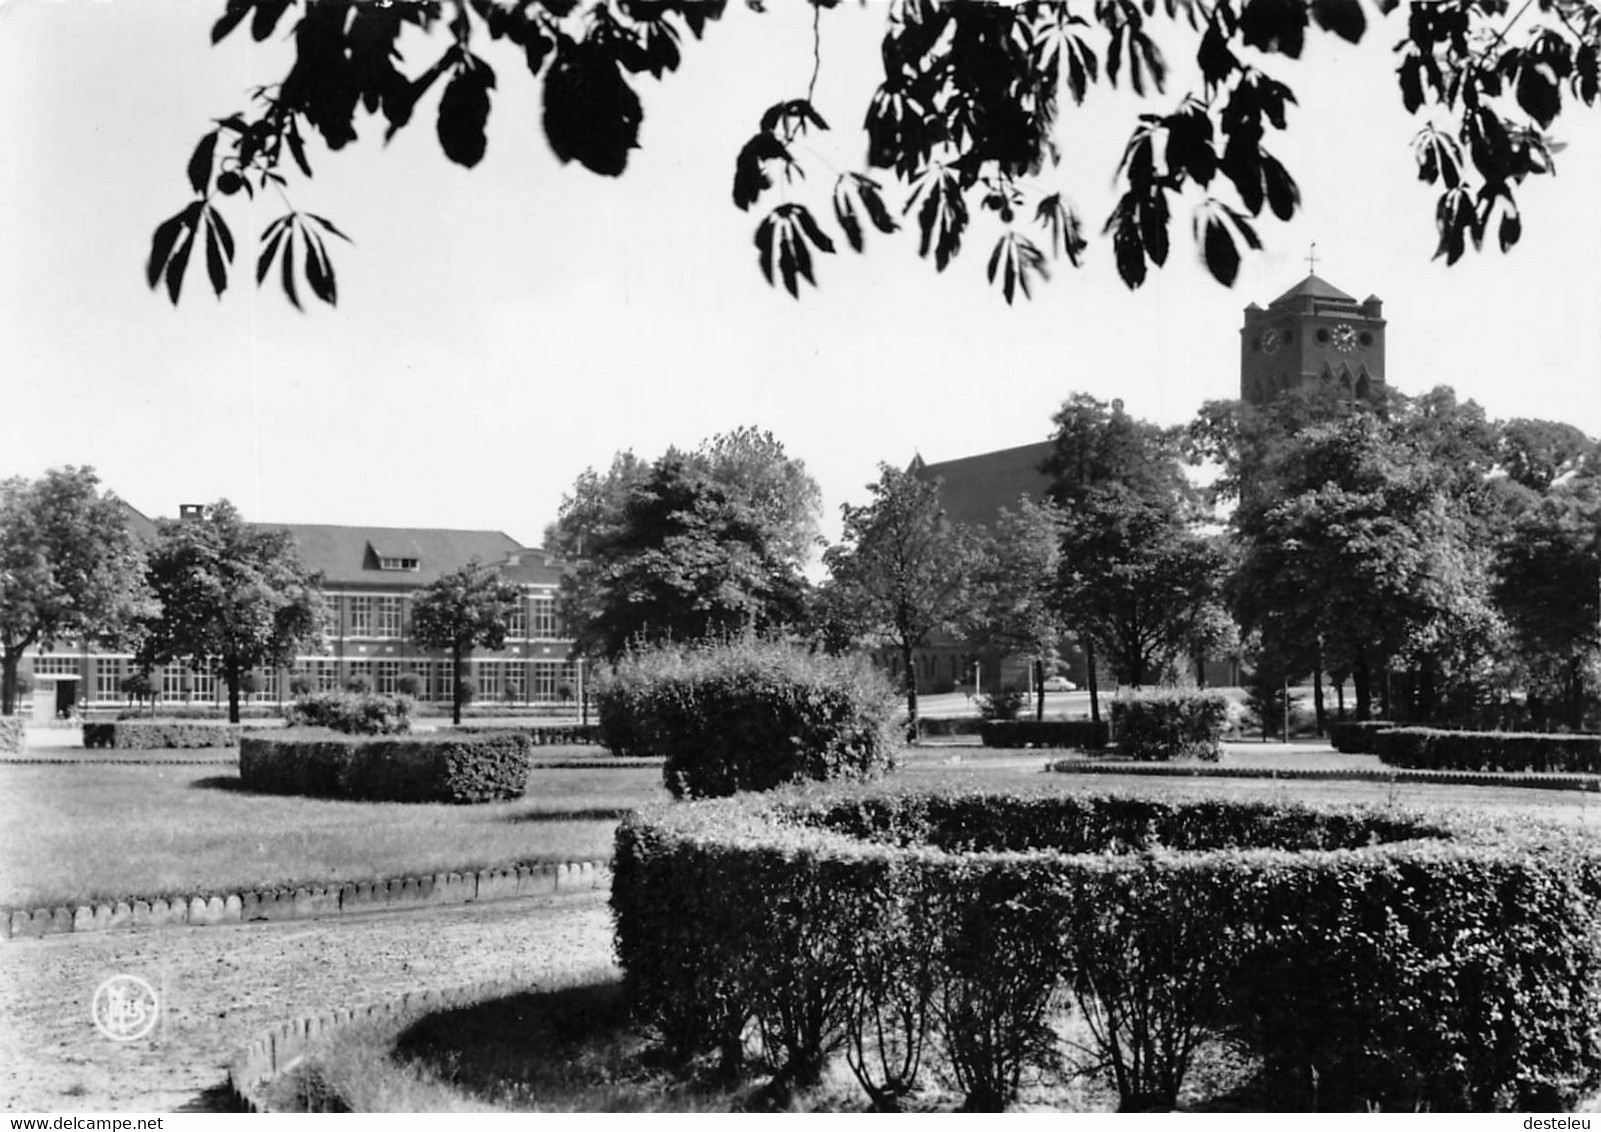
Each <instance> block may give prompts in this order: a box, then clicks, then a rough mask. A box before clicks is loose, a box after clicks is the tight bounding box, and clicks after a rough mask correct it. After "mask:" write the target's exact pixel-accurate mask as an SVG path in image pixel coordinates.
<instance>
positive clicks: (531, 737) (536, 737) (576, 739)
mask: <svg viewBox="0 0 1601 1132" xmlns="http://www.w3.org/2000/svg"><path fill="white" fill-rule="evenodd" d="M451 730H452V731H455V732H457V733H458V734H463V735H486V734H489V733H491V732H495V731H516V732H517V733H519V734H521V735H526V736H528V741H529V742H530V743H531V744H533V745H534V746H536V747H556V746H576V745H579V744H584V743H598V742H600V729H599V728H598V727H596V726H595V725H594V724H592V723H591V724H587V725H586V724H581V723H575V724H572V725H571V726H567V727H538V726H533V727H516V726H511V727H495V726H492V725H489V724H482V723H463V724H461V725H460V726H458V727H453V728H451Z"/></svg>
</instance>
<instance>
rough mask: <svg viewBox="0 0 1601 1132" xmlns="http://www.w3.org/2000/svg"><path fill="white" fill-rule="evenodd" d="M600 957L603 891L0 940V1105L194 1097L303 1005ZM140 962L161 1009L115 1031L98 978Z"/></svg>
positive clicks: (113, 1107) (539, 970) (534, 974)
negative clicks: (100, 1022) (103, 1026)
mask: <svg viewBox="0 0 1601 1132" xmlns="http://www.w3.org/2000/svg"><path fill="white" fill-rule="evenodd" d="M610 961H611V916H610V912H609V910H608V908H607V906H606V894H605V893H604V892H596V893H593V894H591V893H584V894H582V895H577V896H563V897H546V898H540V899H535V900H514V901H507V902H504V903H496V904H464V905H456V906H444V907H440V908H435V909H428V910H426V911H410V912H398V913H397V912H387V913H384V912H379V913H372V914H369V915H361V916H340V917H337V918H332V919H328V920H312V921H299V922H293V921H291V922H286V923H279V924H235V925H225V926H217V927H204V928H165V929H158V930H153V931H124V932H105V933H93V934H85V935H64V936H50V937H47V938H45V939H38V940H17V941H13V942H9V943H6V944H3V945H0V1018H3V1019H4V1023H3V1024H0V1108H4V1109H7V1110H9V1111H11V1112H35V1111H37V1112H54V1113H84V1112H149V1111H172V1110H175V1109H180V1108H184V1107H192V1106H195V1105H196V1104H197V1103H199V1104H203V1103H204V1098H205V1094H207V1093H208V1092H211V1093H213V1095H214V1091H215V1090H216V1088H217V1087H218V1086H219V1085H220V1084H221V1083H222V1082H223V1081H224V1079H225V1078H226V1068H225V1067H226V1065H227V1062H228V1060H229V1059H230V1058H231V1057H232V1056H233V1053H234V1052H235V1050H236V1049H238V1048H239V1047H240V1046H242V1045H243V1044H245V1043H246V1042H248V1041H250V1039H251V1038H253V1037H255V1036H256V1035H257V1034H258V1033H260V1032H261V1031H262V1030H265V1029H267V1028H268V1027H270V1026H273V1025H275V1024H277V1023H279V1022H281V1021H286V1020H288V1019H290V1018H295V1017H299V1016H301V1015H304V1014H311V1013H317V1012H322V1011H328V1010H334V1009H338V1008H340V1007H344V1006H356V1005H359V1004H361V1003H366V1002H380V1001H385V1000H387V999H391V998H395V997H398V996H399V995H401V994H405V993H407V992H409V991H415V990H423V989H426V988H429V987H437V988H444V987H449V986H455V985H458V984H465V983H471V982H475V981H478V980H483V979H491V978H500V977H506V976H518V977H522V976H526V977H527V978H528V979H529V981H530V982H542V981H545V980H546V979H549V978H550V977H552V976H554V975H557V974H559V973H562V972H566V971H576V970H582V969H587V968H592V967H595V966H597V965H600V964H605V963H609V962H610ZM115 974H129V975H138V976H140V977H142V978H144V979H145V980H146V981H148V982H149V983H151V984H152V986H154V987H155V989H156V991H157V993H158V994H159V996H160V998H161V1001H162V1006H163V1011H162V1015H161V1020H160V1024H159V1025H158V1026H157V1028H156V1030H155V1031H154V1032H153V1033H152V1034H151V1035H150V1037H148V1038H146V1039H143V1040H140V1041H134V1042H127V1043H119V1042H114V1041H112V1040H110V1039H109V1038H107V1037H105V1036H103V1035H102V1034H101V1033H100V1032H99V1031H98V1030H96V1029H95V1027H94V1025H93V1023H92V1021H91V1019H90V1001H91V999H92V998H93V996H94V992H95V989H96V988H97V987H98V986H99V985H100V983H101V982H102V981H103V980H105V979H106V978H108V977H109V976H111V975H115Z"/></svg>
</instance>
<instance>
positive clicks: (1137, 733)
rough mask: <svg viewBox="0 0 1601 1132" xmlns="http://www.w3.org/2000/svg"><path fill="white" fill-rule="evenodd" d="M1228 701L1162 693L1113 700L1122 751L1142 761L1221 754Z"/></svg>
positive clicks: (1210, 695) (1187, 692)
mask: <svg viewBox="0 0 1601 1132" xmlns="http://www.w3.org/2000/svg"><path fill="white" fill-rule="evenodd" d="M1227 720H1228V699H1227V698H1226V697H1225V696H1224V695H1223V693H1221V692H1208V691H1198V690H1194V689H1179V688H1173V689H1163V690H1159V691H1149V692H1133V693H1123V694H1120V695H1118V696H1117V698H1116V699H1114V700H1113V701H1112V728H1113V730H1114V731H1115V732H1116V734H1117V746H1118V750H1120V751H1122V752H1123V753H1125V754H1127V755H1131V756H1133V757H1134V758H1136V759H1141V760H1144V761H1164V762H1165V761H1166V760H1168V759H1174V758H1181V759H1182V758H1197V759H1206V760H1208V761H1215V760H1216V759H1218V758H1219V757H1220V756H1221V755H1222V747H1221V746H1220V743H1221V742H1222V739H1223V725H1224V723H1225V722H1226V721H1227Z"/></svg>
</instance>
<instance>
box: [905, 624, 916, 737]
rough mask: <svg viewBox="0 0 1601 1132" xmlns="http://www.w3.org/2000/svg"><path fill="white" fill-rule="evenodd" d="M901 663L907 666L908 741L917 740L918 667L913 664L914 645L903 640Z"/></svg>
mask: <svg viewBox="0 0 1601 1132" xmlns="http://www.w3.org/2000/svg"><path fill="white" fill-rule="evenodd" d="M901 664H902V665H904V666H905V668H906V741H907V742H909V743H915V742H917V669H916V668H914V667H913V666H912V646H911V644H909V643H908V642H907V641H905V640H902V641H901Z"/></svg>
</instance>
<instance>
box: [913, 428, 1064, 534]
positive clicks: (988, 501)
mask: <svg viewBox="0 0 1601 1132" xmlns="http://www.w3.org/2000/svg"><path fill="white" fill-rule="evenodd" d="M1053 448H1054V444H1053V443H1052V442H1051V441H1049V440H1042V441H1040V442H1038V443H1037V444H1024V445H1021V446H1019V447H1017V448H1003V449H1001V450H1000V451H998V452H984V453H982V454H980V455H977V456H963V457H962V458H960V459H957V460H945V461H942V462H941V463H938V464H928V463H924V464H923V465H922V466H921V467H917V466H915V465H914V466H913V467H912V468H911V469H910V471H911V472H912V474H913V475H915V476H917V477H918V478H919V479H923V480H934V479H938V480H942V481H943V482H942V483H941V484H940V489H939V499H940V504H941V505H942V506H943V507H944V508H945V516H946V518H948V519H950V520H951V521H952V522H955V523H969V524H973V525H975V526H989V525H990V524H992V523H994V522H995V517H996V515H997V514H999V513H1000V510H1001V508H1002V507H1016V506H1017V497H1018V496H1020V495H1031V496H1033V497H1034V498H1035V499H1044V498H1045V497H1046V495H1047V493H1048V492H1049V490H1050V486H1051V481H1050V477H1048V476H1047V475H1046V474H1045V473H1044V472H1042V471H1040V465H1041V464H1042V463H1044V462H1045V460H1046V458H1047V457H1049V456H1050V454H1051V451H1052V449H1053Z"/></svg>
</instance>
